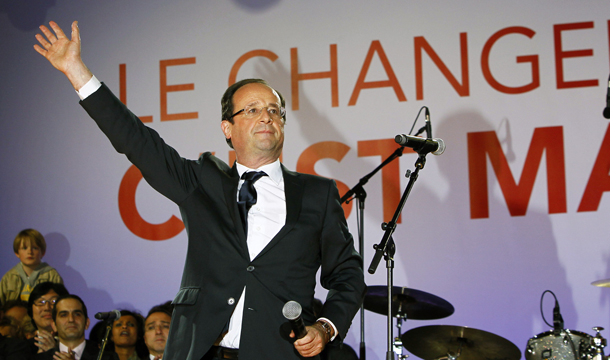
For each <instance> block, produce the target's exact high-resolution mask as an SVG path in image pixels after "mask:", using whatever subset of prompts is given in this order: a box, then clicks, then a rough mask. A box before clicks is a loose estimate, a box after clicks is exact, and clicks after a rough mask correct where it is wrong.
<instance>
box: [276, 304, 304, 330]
mask: <svg viewBox="0 0 610 360" xmlns="http://www.w3.org/2000/svg"><path fill="white" fill-rule="evenodd" d="M302 310H303V309H302V308H301V304H299V303H298V302H296V301H293V300H290V301H288V302H287V303H286V304H284V307H283V308H282V314H284V317H285V318H286V319H288V321H289V322H290V326H292V331H294V335H295V336H296V338H297V339H300V338H302V337H304V336H305V335H307V330H305V324H303V319H302V318H301V311H302Z"/></svg>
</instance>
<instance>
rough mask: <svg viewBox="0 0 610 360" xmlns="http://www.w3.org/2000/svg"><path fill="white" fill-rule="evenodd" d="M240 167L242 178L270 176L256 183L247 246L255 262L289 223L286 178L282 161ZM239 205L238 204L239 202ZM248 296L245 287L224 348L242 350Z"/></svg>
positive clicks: (238, 187)
mask: <svg viewBox="0 0 610 360" xmlns="http://www.w3.org/2000/svg"><path fill="white" fill-rule="evenodd" d="M236 166H237V172H238V174H239V177H240V178H241V175H242V174H243V173H246V172H250V171H264V172H265V173H266V174H267V175H268V176H263V177H261V178H260V179H258V180H257V181H256V182H255V183H254V188H255V189H256V195H257V198H256V204H254V205H253V206H252V208H250V211H248V239H247V244H248V253H249V254H250V261H252V260H254V259H255V258H256V256H258V254H259V253H260V252H261V251H262V250H263V249H264V248H265V246H267V244H269V242H270V241H271V239H273V237H274V236H275V235H276V234H277V233H278V232H279V231H280V229H281V228H282V227H283V226H284V224H285V223H286V195H285V193H284V175H283V174H282V168H281V166H280V160H279V159H278V160H276V161H275V162H273V163H271V164H267V165H264V166H261V167H260V168H258V169H250V168H247V167H245V166H243V165H242V164H240V163H237V164H236ZM243 183H244V180H239V185H237V193H238V196H239V189H240V188H241V186H242V184H243ZM235 201H237V198H236V199H235ZM245 296H246V288H245V287H244V290H243V291H242V293H241V296H240V298H239V300H238V301H237V305H235V310H233V315H232V316H231V320H230V321H229V332H228V333H227V334H226V335H225V336H224V337H223V338H222V341H221V342H220V346H224V347H228V348H233V349H239V340H240V338H241V324H242V320H243V313H244V299H245Z"/></svg>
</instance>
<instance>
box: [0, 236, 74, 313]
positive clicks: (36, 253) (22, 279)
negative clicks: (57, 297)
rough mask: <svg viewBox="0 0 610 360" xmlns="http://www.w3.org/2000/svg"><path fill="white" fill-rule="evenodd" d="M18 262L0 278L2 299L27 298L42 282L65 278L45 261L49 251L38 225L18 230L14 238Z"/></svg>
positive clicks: (60, 282)
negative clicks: (46, 253) (34, 227)
mask: <svg viewBox="0 0 610 360" xmlns="http://www.w3.org/2000/svg"><path fill="white" fill-rule="evenodd" d="M13 251H14V252H15V256H17V258H18V259H19V263H18V264H17V265H15V266H14V267H13V268H12V269H10V270H9V271H7V273H6V274H4V276H3V277H2V279H1V280H0V302H2V303H3V304H4V303H6V302H7V301H9V300H16V299H21V300H23V301H28V299H29V297H30V293H31V292H32V289H33V288H34V286H36V285H37V284H40V283H43V282H49V281H50V282H54V283H59V284H63V282H64V281H63V279H62V278H61V276H60V275H59V273H58V272H57V270H55V269H53V268H52V267H51V266H49V264H47V263H44V262H42V258H43V256H44V254H45V252H46V251H47V243H46V242H45V240H44V236H42V234H41V233H40V232H39V231H38V230H35V229H25V230H22V231H20V232H19V234H17V236H16V237H15V240H14V241H13Z"/></svg>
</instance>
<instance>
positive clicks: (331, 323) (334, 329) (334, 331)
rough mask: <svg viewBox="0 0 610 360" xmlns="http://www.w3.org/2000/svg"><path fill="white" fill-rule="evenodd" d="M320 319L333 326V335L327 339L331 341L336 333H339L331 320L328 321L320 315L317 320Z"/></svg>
mask: <svg viewBox="0 0 610 360" xmlns="http://www.w3.org/2000/svg"><path fill="white" fill-rule="evenodd" d="M320 320H322V321H324V322H327V323H328V324H329V325H330V326H331V327H332V328H333V334H334V335H333V337H332V338H330V340H329V341H328V342H331V341H333V340H335V338H336V337H337V335H339V332H338V331H337V328H336V327H335V324H333V322H332V321H330V320H328V319H327V318H323V317H321V318H319V319H318V320H317V321H320Z"/></svg>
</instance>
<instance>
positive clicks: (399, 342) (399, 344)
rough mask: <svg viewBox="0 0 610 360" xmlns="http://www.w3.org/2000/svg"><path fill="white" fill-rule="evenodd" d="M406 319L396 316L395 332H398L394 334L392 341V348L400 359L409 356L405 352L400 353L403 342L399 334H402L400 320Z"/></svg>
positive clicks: (403, 359) (402, 359)
mask: <svg viewBox="0 0 610 360" xmlns="http://www.w3.org/2000/svg"><path fill="white" fill-rule="evenodd" d="M403 319H404V320H406V317H405V318H403V317H396V333H397V334H398V336H396V337H395V338H394V342H393V345H394V346H393V348H394V353H395V354H396V356H397V358H398V359H401V360H405V359H406V358H408V357H409V355H407V354H403V353H402V349H403V344H402V339H401V337H400V336H401V334H402V321H403Z"/></svg>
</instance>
